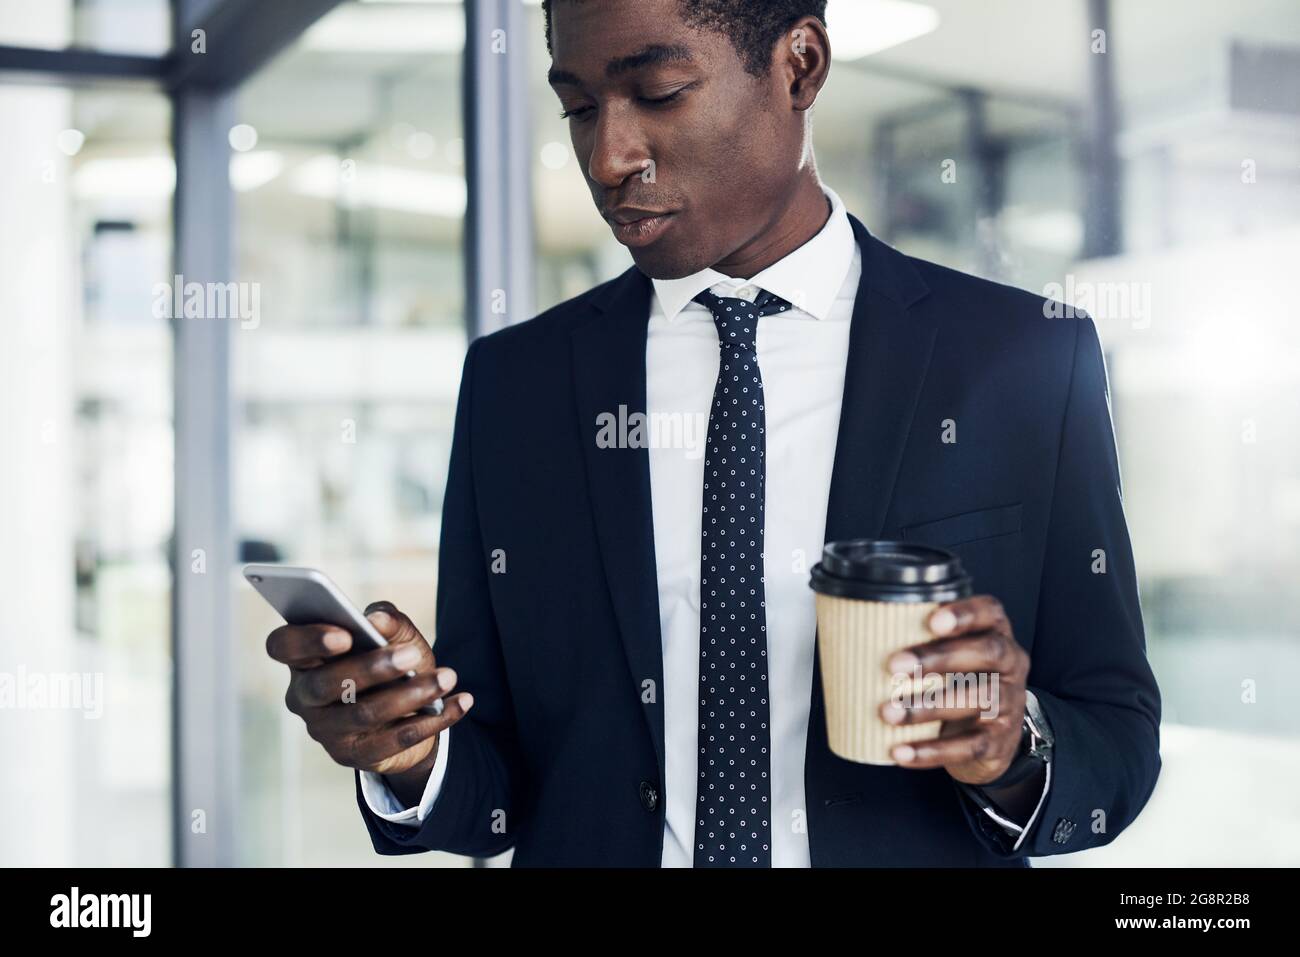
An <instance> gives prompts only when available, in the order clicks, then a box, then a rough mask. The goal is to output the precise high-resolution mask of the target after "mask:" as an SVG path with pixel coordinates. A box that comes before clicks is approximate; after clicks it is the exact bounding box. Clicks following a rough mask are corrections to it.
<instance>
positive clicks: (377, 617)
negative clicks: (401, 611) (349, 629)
mask: <svg viewBox="0 0 1300 957" xmlns="http://www.w3.org/2000/svg"><path fill="white" fill-rule="evenodd" d="M366 617H367V618H369V619H370V623H371V624H372V625H374V626H375V627H376V628H378V629H380V630H381V631H382V630H383V629H385V628H387V627H388V626H389V625H390V624H392V622H393V616H392V615H390V614H389V613H388V612H386V611H372V612H371V613H370V614H368V615H366Z"/></svg>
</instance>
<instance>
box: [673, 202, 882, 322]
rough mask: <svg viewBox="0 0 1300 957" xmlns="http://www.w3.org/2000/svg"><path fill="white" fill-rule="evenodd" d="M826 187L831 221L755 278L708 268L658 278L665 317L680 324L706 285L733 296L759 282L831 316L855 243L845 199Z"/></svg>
mask: <svg viewBox="0 0 1300 957" xmlns="http://www.w3.org/2000/svg"><path fill="white" fill-rule="evenodd" d="M822 190H823V192H825V194H826V198H827V199H829V200H830V202H831V215H830V218H829V219H828V220H827V221H826V225H825V226H823V227H822V228H821V231H820V232H818V233H817V235H816V236H814V237H813V238H812V239H810V240H808V242H806V243H804V244H803V245H802V246H800V247H799V248H798V249H796V250H795V251H794V252H792V253H790V254H789V255H788V256H786V257H785V258H784V259H781V260H778V261H777V262H775V263H773V264H772V265H770V266H768V267H767V268H766V269H764V270H763V271H762V272H760V273H758V274H756V275H755V276H754V278H753V279H737V278H735V277H732V276H726V275H723V274H722V273H720V272H718V271H717V270H716V269H713V268H707V269H701V270H700V271H699V272H697V273H692V274H691V275H689V276H683V277H682V278H681V279H656V280H654V290H655V296H656V298H657V299H658V300H659V306H660V308H661V309H662V310H663V314H664V317H665V318H666V319H667V320H668V321H669V322H676V321H677V320H678V319H679V318H681V313H682V310H683V309H685V308H686V306H687V304H688V303H690V302H691V300H693V299H694V298H695V297H696V296H698V295H699V294H700V293H702V292H703V291H704V290H706V289H711V290H712V291H713V292H714V294H715V295H719V296H729V295H735V292H736V290H737V289H740V288H742V287H744V286H757V287H758V288H760V289H766V290H767V291H768V292H770V293H772V294H773V295H777V296H780V297H781V298H782V299H784V300H786V301H787V302H789V303H790V304H791V305H793V306H794V307H795V308H796V309H801V310H803V311H804V312H806V313H808V314H809V315H811V316H812V317H813V318H815V319H826V318H828V317H829V316H830V314H831V307H832V306H833V305H834V304H835V299H836V297H837V296H838V295H839V292H840V289H841V287H843V285H844V280H845V277H847V276H848V274H849V267H851V266H852V265H853V249H854V244H855V242H856V241H855V240H854V238H853V227H852V226H851V225H850V223H849V216H848V211H847V210H846V209H845V208H844V203H843V201H842V200H841V199H840V197H839V196H838V195H837V194H836V193H835V191H834V190H832V189H830V187H828V186H825V185H823V186H822Z"/></svg>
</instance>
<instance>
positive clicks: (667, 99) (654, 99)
mask: <svg viewBox="0 0 1300 957" xmlns="http://www.w3.org/2000/svg"><path fill="white" fill-rule="evenodd" d="M692 85H693V84H692ZM689 89H690V87H689V86H684V87H682V88H681V89H680V90H674V91H673V92H672V93H669V94H668V95H667V96H643V97H641V102H642V103H648V104H650V105H651V106H662V105H663V104H665V103H671V102H673V100H676V99H678V98H679V97H680V96H681V95H682V94H683V93H685V92H686V91H687V90H689Z"/></svg>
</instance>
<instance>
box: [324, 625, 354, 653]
mask: <svg viewBox="0 0 1300 957" xmlns="http://www.w3.org/2000/svg"><path fill="white" fill-rule="evenodd" d="M324 641H325V647H326V648H328V649H329V650H330V651H346V650H347V649H348V648H350V647H351V646H352V636H351V635H349V634H348V633H347V632H346V631H334V630H331V631H327V632H325V638H324Z"/></svg>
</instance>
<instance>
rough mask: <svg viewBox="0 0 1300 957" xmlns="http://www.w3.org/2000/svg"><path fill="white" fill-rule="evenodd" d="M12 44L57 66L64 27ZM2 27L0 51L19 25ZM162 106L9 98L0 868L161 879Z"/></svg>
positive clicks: (26, 91) (49, 13)
mask: <svg viewBox="0 0 1300 957" xmlns="http://www.w3.org/2000/svg"><path fill="white" fill-rule="evenodd" d="M25 6H26V7H27V8H28V9H27V10H26V11H25V12H24V14H23V16H22V18H21V20H22V23H21V26H22V27H23V28H24V29H26V30H28V31H38V32H40V31H44V32H40V35H41V36H44V37H46V38H47V39H48V40H49V41H50V42H51V43H58V44H60V45H61V44H62V42H63V38H64V37H66V36H67V34H66V33H64V34H61V33H60V31H64V30H66V28H67V23H66V21H64V20H63V19H62V18H61V15H60V10H59V9H58V8H57V5H53V4H52V5H50V6H49V7H47V8H46V7H43V8H42V9H39V10H33V9H31V8H32V6H33V5H30V4H28V5H25ZM11 8H12V5H6V6H5V7H4V8H0V34H6V33H12V31H13V30H14V29H17V26H18V25H19V24H18V22H17V20H16V18H15V15H14V11H13V10H12V9H11ZM169 114H170V111H169V108H168V104H167V100H166V98H165V97H164V96H162V95H161V94H158V93H155V92H142V91H139V90H136V89H132V88H121V89H115V90H104V91H90V90H85V89H76V90H73V89H69V88H66V87H62V86H53V85H39V84H5V85H3V86H0V127H3V129H4V130H5V148H4V150H3V151H0V209H3V210H4V222H5V228H4V230H3V231H0V315H3V316H4V337H5V338H4V344H3V347H0V423H3V431H4V434H5V436H6V443H5V445H6V447H5V452H4V454H3V460H4V466H3V467H2V468H0V501H3V508H2V509H0V541H3V542H4V549H3V556H2V557H0V578H2V579H3V580H4V582H5V589H4V591H5V595H6V600H5V601H4V602H3V608H0V673H3V674H4V675H5V676H6V678H7V680H8V682H9V689H10V691H12V692H14V693H17V694H19V695H22V696H23V697H21V698H20V699H18V700H15V701H8V702H6V705H5V709H4V710H3V712H2V713H3V718H2V719H0V752H2V753H3V754H4V755H5V760H6V762H8V768H9V771H8V773H6V775H5V781H4V786H3V787H2V788H0V817H3V819H4V820H5V821H6V822H7V824H6V827H5V831H4V835H5V836H4V840H3V842H0V864H5V865H17V864H27V865H32V864H41V865H67V866H128V865H149V866H157V865H165V864H167V863H168V862H169V860H170V856H171V848H170V828H169V824H168V821H169V806H168V800H169V794H170V767H171V761H170V750H169V747H170V729H171V718H170V707H171V651H170V644H169V640H168V632H169V623H170V611H169V603H170V599H171V575H170V570H169V567H168V547H169V539H170V536H171V528H172V511H171V506H172V472H171V462H172V426H171V331H170V328H169V326H168V323H167V320H166V319H164V318H160V316H159V313H158V312H157V311H156V310H155V308H154V301H155V299H156V295H155V285H156V284H158V283H160V282H165V281H167V278H168V274H169V269H170V256H171V193H172V182H173V177H174V170H173V166H172V159H171V150H170V145H169V139H168V126H169V122H170V115H169Z"/></svg>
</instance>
